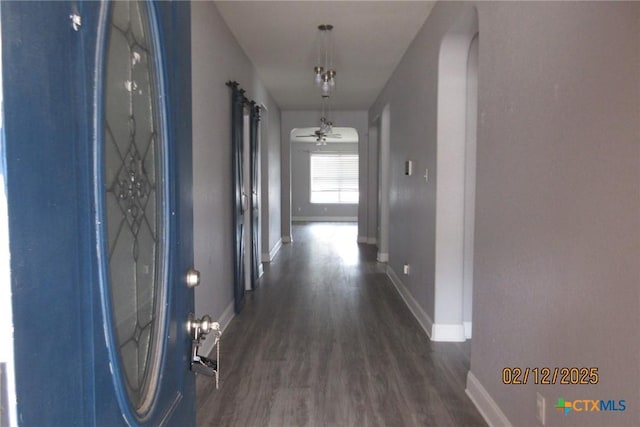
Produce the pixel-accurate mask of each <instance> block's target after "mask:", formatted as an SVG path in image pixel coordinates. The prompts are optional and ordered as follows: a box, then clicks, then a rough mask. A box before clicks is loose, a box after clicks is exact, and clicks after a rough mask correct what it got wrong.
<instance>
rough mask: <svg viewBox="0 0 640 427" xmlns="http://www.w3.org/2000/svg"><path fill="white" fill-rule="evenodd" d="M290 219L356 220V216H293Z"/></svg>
mask: <svg viewBox="0 0 640 427" xmlns="http://www.w3.org/2000/svg"><path fill="white" fill-rule="evenodd" d="M291 221H298V222H358V217H357V216H294V217H293V218H291Z"/></svg>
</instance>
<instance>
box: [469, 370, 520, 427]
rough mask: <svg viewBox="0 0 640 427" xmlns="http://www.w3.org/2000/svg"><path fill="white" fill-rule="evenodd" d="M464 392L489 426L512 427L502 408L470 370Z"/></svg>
mask: <svg viewBox="0 0 640 427" xmlns="http://www.w3.org/2000/svg"><path fill="white" fill-rule="evenodd" d="M465 392H466V393H467V396H469V399H471V401H472V402H473V404H474V405H475V406H476V408H477V409H478V412H480V414H481V415H482V418H484V420H485V421H486V422H487V424H489V426H496V427H497V426H500V427H512V424H511V422H510V421H509V419H508V418H507V416H506V415H505V414H504V412H502V409H500V407H499V406H498V404H497V403H496V402H495V400H493V398H492V397H491V395H490V394H489V393H488V392H487V390H486V389H485V388H484V386H483V385H482V384H481V383H480V381H479V380H478V378H476V376H475V375H473V373H472V372H471V371H469V372H468V373H467V388H466V389H465Z"/></svg>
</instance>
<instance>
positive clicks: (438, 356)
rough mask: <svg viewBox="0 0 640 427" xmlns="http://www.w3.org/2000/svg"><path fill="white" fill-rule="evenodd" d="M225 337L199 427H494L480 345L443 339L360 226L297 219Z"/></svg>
mask: <svg viewBox="0 0 640 427" xmlns="http://www.w3.org/2000/svg"><path fill="white" fill-rule="evenodd" d="M293 233H294V242H293V243H292V244H290V245H285V246H283V248H282V249H281V250H280V252H279V254H278V255H277V256H276V258H275V259H274V261H273V262H272V263H271V264H268V265H266V267H265V274H264V276H263V277H262V278H261V280H260V287H259V288H258V290H256V291H254V292H251V293H249V294H248V296H247V301H246V305H245V309H244V311H243V312H242V313H241V314H240V315H238V316H236V317H235V318H234V319H233V320H232V322H231V324H230V325H229V327H228V328H227V330H226V331H225V333H224V336H223V339H222V345H221V378H220V389H219V390H215V385H214V384H213V381H212V380H211V379H210V378H206V377H198V379H197V424H198V426H202V427H205V426H234V427H235V426H241V427H254V426H256V427H257V426H286V427H294V426H295V427H297V426H313V427H315V426H318V427H323V426H385V427H386V426H484V425H486V424H485V423H484V421H483V420H482V417H481V416H480V414H479V413H478V411H477V410H476V409H475V407H474V406H473V404H472V403H471V401H470V400H469V398H468V397H467V396H466V394H465V392H464V388H465V381H466V373H467V371H468V369H469V349H470V346H469V343H432V342H430V341H429V339H428V337H427V336H426V335H425V334H424V332H423V331H422V329H421V328H420V326H419V325H418V323H417V322H416V320H415V319H414V318H413V316H412V314H411V313H410V312H409V310H408V309H407V307H406V306H405V305H404V302H403V301H402V299H401V298H400V296H399V295H398V294H397V292H396V291H395V289H394V287H393V285H392V284H391V283H390V281H389V279H388V278H387V277H386V275H385V273H384V269H383V266H382V265H380V264H378V263H377V262H376V261H375V255H376V254H375V248H373V247H372V246H369V245H358V244H357V243H356V238H357V226H355V225H353V224H344V223H342V224H340V223H333V224H331V223H312V224H297V225H294V228H293Z"/></svg>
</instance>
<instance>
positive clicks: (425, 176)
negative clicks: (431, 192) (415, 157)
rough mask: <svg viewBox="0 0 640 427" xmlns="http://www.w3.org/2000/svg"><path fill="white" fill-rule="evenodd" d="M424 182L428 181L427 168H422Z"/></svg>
mask: <svg viewBox="0 0 640 427" xmlns="http://www.w3.org/2000/svg"><path fill="white" fill-rule="evenodd" d="M424 182H429V169H428V168H427V169H425V170H424Z"/></svg>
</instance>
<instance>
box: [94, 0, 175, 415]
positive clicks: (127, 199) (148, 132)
mask: <svg viewBox="0 0 640 427" xmlns="http://www.w3.org/2000/svg"><path fill="white" fill-rule="evenodd" d="M148 20H149V17H148V14H147V10H146V5H145V4H144V3H143V2H125V1H116V2H113V3H112V10H111V22H110V28H109V40H108V51H107V62H106V87H105V123H104V127H105V143H104V144H105V146H104V150H105V152H104V158H105V165H104V174H105V176H104V178H105V187H106V188H105V191H106V219H107V224H106V226H107V240H108V251H109V252H108V255H109V280H110V283H109V285H110V289H111V302H112V307H113V312H112V315H113V321H114V326H115V335H116V340H117V345H118V347H119V353H120V361H121V366H122V371H123V372H122V376H123V378H124V380H125V386H126V389H127V393H128V395H129V399H130V401H131V403H132V405H133V406H134V408H136V410H137V411H138V412H139V413H141V412H143V411H144V410H145V408H146V407H148V405H149V404H150V403H149V400H150V399H151V397H152V396H153V391H154V390H153V389H154V386H155V383H156V382H157V378H154V377H155V376H156V375H157V374H156V372H154V371H155V368H154V366H155V365H156V363H155V361H157V360H158V357H159V356H158V355H157V353H158V351H159V350H158V348H159V341H160V339H157V338H156V335H157V334H158V329H159V318H160V317H161V316H160V315H159V309H160V307H161V306H162V304H161V303H160V302H159V298H160V296H162V295H163V291H162V289H163V287H162V286H163V283H164V280H163V277H162V271H163V270H164V269H163V265H162V261H161V260H162V259H163V256H162V252H161V251H162V244H161V242H162V236H163V231H162V229H161V224H163V218H162V212H163V211H162V209H161V206H162V202H163V200H162V194H163V192H162V188H161V187H160V186H161V185H162V183H163V181H162V175H163V168H162V166H161V165H162V162H161V161H160V160H161V156H162V154H163V153H162V152H163V150H162V146H161V144H160V135H159V131H158V130H159V126H158V120H157V117H158V111H156V110H157V109H158V102H157V96H158V94H157V92H158V91H157V90H156V88H155V87H154V86H155V85H156V82H157V79H156V78H155V77H156V75H155V72H156V71H155V69H154V52H153V44H152V43H151V40H150V31H149V21H148Z"/></svg>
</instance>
